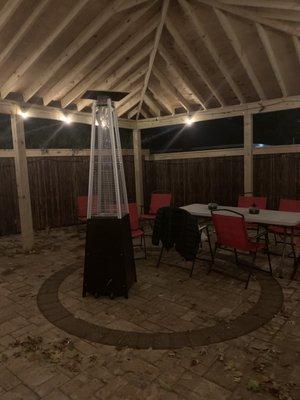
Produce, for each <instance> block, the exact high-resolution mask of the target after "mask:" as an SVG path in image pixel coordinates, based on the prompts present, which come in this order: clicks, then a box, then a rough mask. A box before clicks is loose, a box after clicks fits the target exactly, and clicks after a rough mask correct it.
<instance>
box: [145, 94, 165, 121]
mask: <svg viewBox="0 0 300 400" xmlns="http://www.w3.org/2000/svg"><path fill="white" fill-rule="evenodd" d="M151 97H152V96H151V94H150V93H145V96H144V102H145V104H146V105H147V106H148V108H149V110H150V111H151V113H152V114H153V115H155V116H159V115H160V114H161V110H160V106H159V104H157V103H156V100H155V99H153V98H151Z"/></svg>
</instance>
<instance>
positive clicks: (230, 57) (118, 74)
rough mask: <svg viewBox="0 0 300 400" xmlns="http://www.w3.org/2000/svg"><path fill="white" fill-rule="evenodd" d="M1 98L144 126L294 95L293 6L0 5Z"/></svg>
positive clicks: (146, 0) (47, 0) (297, 46)
mask: <svg viewBox="0 0 300 400" xmlns="http://www.w3.org/2000/svg"><path fill="white" fill-rule="evenodd" d="M0 10H1V13H0V32H1V34H0V94H1V98H2V99H12V100H15V99H19V100H22V101H25V102H30V103H36V104H44V105H54V106H57V107H62V108H71V109H78V110H79V111H80V110H84V111H87V110H89V106H90V103H89V101H87V100H81V99H80V97H81V95H82V94H83V92H85V91H86V90H87V89H103V90H120V91H128V92H129V94H128V96H127V97H125V98H124V99H123V100H122V101H120V102H119V103H117V109H118V115H119V116H120V117H125V118H132V119H144V118H149V117H157V116H164V115H174V114H179V113H180V114H181V113H184V112H185V113H187V114H189V113H191V112H193V111H196V110H206V109H212V108H221V107H225V106H233V105H239V104H243V103H248V102H254V101H259V100H266V99H274V98H282V97H283V98H285V97H287V96H293V95H300V42H299V40H300V38H299V36H300V0H0Z"/></svg>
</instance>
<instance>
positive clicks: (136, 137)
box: [132, 129, 144, 212]
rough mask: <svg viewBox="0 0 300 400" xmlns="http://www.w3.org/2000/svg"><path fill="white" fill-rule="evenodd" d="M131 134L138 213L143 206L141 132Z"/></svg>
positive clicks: (135, 130)
mask: <svg viewBox="0 0 300 400" xmlns="http://www.w3.org/2000/svg"><path fill="white" fill-rule="evenodd" d="M132 134H133V152H134V175H135V193H136V202H137V204H138V209H139V212H140V207H139V206H141V205H143V204H144V191H143V160H142V144H141V131H140V130H139V129H134V130H133V132H132Z"/></svg>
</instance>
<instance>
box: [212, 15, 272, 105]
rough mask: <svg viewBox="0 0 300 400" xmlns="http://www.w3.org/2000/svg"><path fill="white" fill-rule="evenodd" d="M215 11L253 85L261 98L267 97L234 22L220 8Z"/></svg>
mask: <svg viewBox="0 0 300 400" xmlns="http://www.w3.org/2000/svg"><path fill="white" fill-rule="evenodd" d="M215 12H216V15H217V17H218V19H219V21H220V23H221V25H222V27H223V29H224V31H225V33H226V35H227V37H228V39H229V40H230V42H231V44H232V47H233V48H234V50H235V52H236V54H237V56H238V58H239V59H240V61H241V63H242V65H243V67H244V69H245V71H246V72H247V75H248V77H249V79H250V81H251V82H252V85H253V87H254V89H255V90H256V92H257V94H258V96H259V98H260V99H261V100H264V99H266V94H265V92H264V89H263V87H262V85H261V83H260V82H259V80H258V78H257V76H256V73H255V71H254V69H253V67H252V65H251V63H250V61H249V58H248V56H247V54H246V52H245V50H244V48H243V46H242V44H241V42H240V40H239V38H238V36H237V33H236V32H235V30H234V28H233V26H232V24H231V23H230V21H229V19H228V17H227V16H226V15H225V14H224V13H223V12H222V11H221V10H219V9H218V8H215Z"/></svg>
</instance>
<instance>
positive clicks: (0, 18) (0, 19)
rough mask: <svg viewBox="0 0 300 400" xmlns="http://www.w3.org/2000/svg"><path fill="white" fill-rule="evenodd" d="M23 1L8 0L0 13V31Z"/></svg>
mask: <svg viewBox="0 0 300 400" xmlns="http://www.w3.org/2000/svg"><path fill="white" fill-rule="evenodd" d="M22 1H23V0H9V1H7V2H6V3H5V6H4V7H3V8H2V10H1V13H0V30H1V29H2V28H3V27H4V25H5V24H6V23H7V21H8V20H9V19H10V17H11V16H12V15H13V13H14V12H15V11H16V9H17V8H18V7H19V5H20V4H21V3H22Z"/></svg>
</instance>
